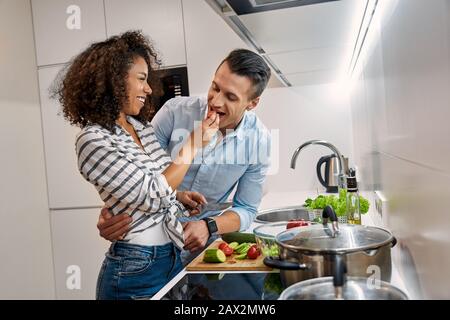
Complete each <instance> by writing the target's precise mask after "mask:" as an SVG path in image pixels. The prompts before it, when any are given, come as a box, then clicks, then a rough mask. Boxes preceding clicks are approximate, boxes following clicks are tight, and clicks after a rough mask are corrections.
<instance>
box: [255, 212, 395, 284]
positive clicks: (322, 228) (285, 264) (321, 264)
mask: <svg viewBox="0 0 450 320" xmlns="http://www.w3.org/2000/svg"><path fill="white" fill-rule="evenodd" d="M328 218H331V220H332V224H331V226H330V225H329V224H328V223H327V222H328ZM323 221H324V224H323V225H321V224H317V225H311V226H308V227H299V228H293V229H288V230H286V231H284V232H281V233H280V234H278V235H277V236H276V237H275V240H276V242H277V244H278V246H279V251H280V256H279V258H273V257H266V258H265V259H264V263H265V264H266V265H267V266H270V267H272V268H277V269H280V277H281V281H282V283H283V285H284V286H285V287H288V286H290V285H292V284H294V283H297V282H300V281H303V280H308V279H312V278H319V277H326V276H331V275H333V274H334V271H335V269H336V265H337V263H336V261H337V257H339V258H342V260H343V261H344V262H345V264H346V268H347V274H348V275H349V276H353V277H365V278H368V277H370V276H373V277H375V278H377V279H380V280H383V281H390V279H391V273H392V271H391V248H392V247H393V246H394V245H395V244H396V239H395V238H394V237H393V236H392V234H391V233H390V232H389V231H387V230H385V229H382V228H377V227H369V226H361V225H350V224H341V225H340V226H338V223H337V217H336V214H335V213H334V211H333V209H332V208H331V207H326V208H325V209H324V211H323Z"/></svg>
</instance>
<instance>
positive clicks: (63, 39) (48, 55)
mask: <svg viewBox="0 0 450 320" xmlns="http://www.w3.org/2000/svg"><path fill="white" fill-rule="evenodd" d="M31 5H32V13H33V27H34V37H35V43H36V56H37V64H38V66H45V65H52V64H59V63H65V62H68V61H70V59H71V58H72V57H73V56H75V55H76V54H77V53H79V52H80V51H81V50H82V49H84V48H85V47H87V46H88V45H89V43H91V42H95V41H99V40H104V39H105V38H106V30H105V13H104V8H103V0H58V1H55V0H31Z"/></svg>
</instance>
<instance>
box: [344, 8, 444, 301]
mask: <svg viewBox="0 0 450 320" xmlns="http://www.w3.org/2000/svg"><path fill="white" fill-rule="evenodd" d="M354 77H355V79H354V80H355V86H354V88H353V91H352V95H351V105H352V121H353V144H354V152H355V158H356V161H357V163H358V167H359V169H360V173H361V177H362V179H361V180H362V181H361V184H362V186H363V187H364V188H365V189H367V190H381V191H382V193H383V194H384V195H385V196H386V198H387V200H388V202H387V212H383V218H382V221H383V223H384V224H385V226H386V227H387V228H389V229H390V230H391V231H392V232H393V233H394V235H395V236H396V237H397V239H398V240H399V243H398V249H399V250H396V251H398V252H399V254H397V255H395V256H394V259H395V261H396V262H398V266H399V272H400V274H401V276H403V280H404V282H405V285H406V287H407V289H408V291H409V293H410V295H411V297H412V298H424V299H436V298H444V299H449V298H450V276H449V275H448V270H449V269H450V250H449V246H450V209H449V208H450V125H449V120H450V1H448V0H433V1H423V0H399V1H380V2H379V5H378V8H377V13H376V16H375V19H374V20H373V23H372V26H371V30H370V33H369V35H368V37H367V43H366V45H365V48H364V49H363V54H362V55H361V59H360V61H359V62H358V68H357V70H356V71H355V73H354Z"/></svg>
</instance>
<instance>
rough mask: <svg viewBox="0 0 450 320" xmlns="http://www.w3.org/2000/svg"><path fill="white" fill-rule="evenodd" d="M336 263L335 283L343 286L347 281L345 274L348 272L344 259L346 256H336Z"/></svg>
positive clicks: (336, 285)
mask: <svg viewBox="0 0 450 320" xmlns="http://www.w3.org/2000/svg"><path fill="white" fill-rule="evenodd" d="M334 263H335V269H334V277H333V284H334V286H335V287H342V286H343V285H344V283H345V275H346V274H347V264H346V263H345V261H344V257H343V256H342V255H340V254H337V255H336V256H335V261H334Z"/></svg>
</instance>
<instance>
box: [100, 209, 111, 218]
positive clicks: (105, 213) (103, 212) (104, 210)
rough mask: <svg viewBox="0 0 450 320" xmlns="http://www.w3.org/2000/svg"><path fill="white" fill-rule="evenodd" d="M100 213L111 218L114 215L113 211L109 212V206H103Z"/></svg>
mask: <svg viewBox="0 0 450 320" xmlns="http://www.w3.org/2000/svg"><path fill="white" fill-rule="evenodd" d="M100 213H101V214H102V217H103V218H105V219H110V218H112V217H113V214H112V213H111V212H109V210H108V208H106V207H103V208H102V211H100Z"/></svg>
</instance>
